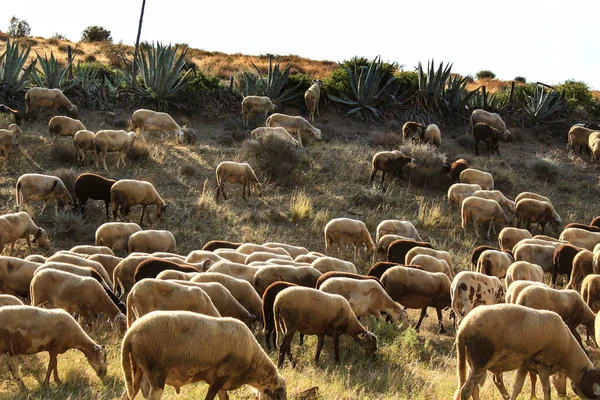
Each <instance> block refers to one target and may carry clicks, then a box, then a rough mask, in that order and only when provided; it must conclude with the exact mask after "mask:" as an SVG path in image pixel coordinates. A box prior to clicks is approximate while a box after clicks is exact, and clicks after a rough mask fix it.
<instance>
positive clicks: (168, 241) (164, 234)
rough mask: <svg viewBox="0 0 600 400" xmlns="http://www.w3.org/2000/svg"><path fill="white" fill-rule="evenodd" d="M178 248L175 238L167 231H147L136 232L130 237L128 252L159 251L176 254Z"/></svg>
mask: <svg viewBox="0 0 600 400" xmlns="http://www.w3.org/2000/svg"><path fill="white" fill-rule="evenodd" d="M176 248H177V242H176V241H175V236H174V235H173V234H172V233H171V232H170V231H166V230H147V231H139V232H135V233H134V234H132V235H131V236H129V241H128V243H127V252H128V253H133V252H134V251H137V252H142V253H154V252H157V251H167V252H170V253H172V252H174V251H175V249H176Z"/></svg>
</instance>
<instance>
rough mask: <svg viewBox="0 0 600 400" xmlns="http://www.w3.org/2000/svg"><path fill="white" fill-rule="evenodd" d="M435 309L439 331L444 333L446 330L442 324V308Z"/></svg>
mask: <svg viewBox="0 0 600 400" xmlns="http://www.w3.org/2000/svg"><path fill="white" fill-rule="evenodd" d="M435 311H436V312H437V317H438V322H439V324H440V331H439V333H446V330H445V329H444V325H443V324H442V309H441V308H436V309H435Z"/></svg>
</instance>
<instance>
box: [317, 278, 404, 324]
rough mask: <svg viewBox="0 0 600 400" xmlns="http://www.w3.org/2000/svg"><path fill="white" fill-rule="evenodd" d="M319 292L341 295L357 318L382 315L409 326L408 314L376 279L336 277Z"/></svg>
mask: <svg viewBox="0 0 600 400" xmlns="http://www.w3.org/2000/svg"><path fill="white" fill-rule="evenodd" d="M319 290H320V291H322V292H325V293H329V294H339V295H340V296H342V297H344V298H345V299H346V300H348V303H350V308H351V309H352V311H353V312H354V314H355V315H356V317H357V318H360V317H363V316H367V315H375V316H376V317H379V318H382V315H381V313H382V312H385V313H386V314H388V315H389V316H390V317H391V318H392V321H393V322H394V323H396V324H402V325H404V324H407V323H408V313H407V312H406V310H404V309H403V308H402V307H400V306H399V305H398V304H397V303H394V301H393V300H392V299H391V298H390V296H389V295H388V294H387V293H386V292H385V290H384V289H383V287H382V285H381V283H380V282H377V281H375V280H374V279H353V278H343V277H335V278H330V279H328V280H327V281H325V282H324V283H323V284H322V285H321V286H320V287H319Z"/></svg>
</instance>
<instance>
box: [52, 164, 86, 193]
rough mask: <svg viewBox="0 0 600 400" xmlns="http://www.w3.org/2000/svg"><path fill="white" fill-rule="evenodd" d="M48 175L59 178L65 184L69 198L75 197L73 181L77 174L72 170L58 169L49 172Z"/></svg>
mask: <svg viewBox="0 0 600 400" xmlns="http://www.w3.org/2000/svg"><path fill="white" fill-rule="evenodd" d="M49 175H54V176H56V177H58V178H60V180H61V181H63V183H64V184H65V187H66V188H67V190H68V191H69V193H71V196H75V180H76V179H77V177H78V176H79V173H78V172H77V171H75V170H74V169H72V168H59V169H55V170H54V171H51V172H49Z"/></svg>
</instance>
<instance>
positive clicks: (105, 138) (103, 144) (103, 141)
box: [94, 130, 137, 171]
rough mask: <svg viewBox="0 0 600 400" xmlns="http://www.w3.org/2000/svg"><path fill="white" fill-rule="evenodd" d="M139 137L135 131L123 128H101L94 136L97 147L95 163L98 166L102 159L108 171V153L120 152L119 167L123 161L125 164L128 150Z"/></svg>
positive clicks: (103, 165) (118, 157)
mask: <svg viewBox="0 0 600 400" xmlns="http://www.w3.org/2000/svg"><path fill="white" fill-rule="evenodd" d="M136 138H137V134H136V133H135V132H126V131H123V130H101V131H98V132H97V133H96V136H94V147H95V153H96V154H95V160H94V161H95V164H96V168H100V167H99V166H98V161H99V160H102V167H103V168H104V170H105V171H108V167H107V166H106V154H107V153H111V152H118V153H119V154H118V156H117V168H119V165H120V164H121V161H122V162H123V166H125V165H127V164H125V156H126V155H127V151H128V150H129V149H130V148H131V147H132V146H133V142H134V141H135V139H136Z"/></svg>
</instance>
